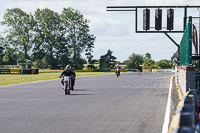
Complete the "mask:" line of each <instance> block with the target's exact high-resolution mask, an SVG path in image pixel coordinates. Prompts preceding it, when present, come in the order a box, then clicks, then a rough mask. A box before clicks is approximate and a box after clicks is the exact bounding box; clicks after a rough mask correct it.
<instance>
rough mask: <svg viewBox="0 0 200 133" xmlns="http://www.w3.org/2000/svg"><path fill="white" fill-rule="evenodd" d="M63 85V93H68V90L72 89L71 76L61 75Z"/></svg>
mask: <svg viewBox="0 0 200 133" xmlns="http://www.w3.org/2000/svg"><path fill="white" fill-rule="evenodd" d="M62 81H63V87H64V90H65V95H70V90H72V85H71V77H70V76H63V80H62Z"/></svg>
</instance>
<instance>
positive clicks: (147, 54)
mask: <svg viewBox="0 0 200 133" xmlns="http://www.w3.org/2000/svg"><path fill="white" fill-rule="evenodd" d="M146 60H151V54H149V53H146V54H145V57H144V61H146Z"/></svg>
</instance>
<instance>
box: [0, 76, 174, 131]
mask: <svg viewBox="0 0 200 133" xmlns="http://www.w3.org/2000/svg"><path fill="white" fill-rule="evenodd" d="M172 75H173V73H123V74H121V76H120V77H119V78H117V77H116V76H115V75H104V76H91V77H78V78H77V80H76V86H75V91H73V92H71V95H64V91H63V90H62V89H61V84H60V80H59V79H58V80H51V81H42V82H33V83H25V84H17V85H8V86H1V87H0V133H147V132H148V133H160V132H162V126H163V122H164V116H165V109H166V105H167V97H168V91H169V84H170V78H171V76H172Z"/></svg>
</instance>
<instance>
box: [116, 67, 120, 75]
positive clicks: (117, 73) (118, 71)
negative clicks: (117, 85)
mask: <svg viewBox="0 0 200 133" xmlns="http://www.w3.org/2000/svg"><path fill="white" fill-rule="evenodd" d="M115 73H116V75H117V77H119V75H120V70H119V68H117V69H116V70H115Z"/></svg>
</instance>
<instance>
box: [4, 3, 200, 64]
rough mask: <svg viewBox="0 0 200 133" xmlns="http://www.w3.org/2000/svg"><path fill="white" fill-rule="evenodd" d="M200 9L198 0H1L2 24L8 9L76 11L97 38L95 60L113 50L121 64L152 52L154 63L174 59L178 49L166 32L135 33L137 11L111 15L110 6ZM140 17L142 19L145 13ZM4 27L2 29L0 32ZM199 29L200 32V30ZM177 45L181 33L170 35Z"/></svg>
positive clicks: (179, 14) (178, 18)
mask: <svg viewBox="0 0 200 133" xmlns="http://www.w3.org/2000/svg"><path fill="white" fill-rule="evenodd" d="M166 5H168V6H172V5H173V6H180V5H181V6H186V5H189V6H194V5H196V6H200V1H199V0H0V21H2V20H3V15H4V13H5V11H6V9H7V8H9V9H11V8H16V7H17V8H20V9H22V10H23V11H25V12H27V13H30V12H31V13H34V11H36V9H37V8H40V9H44V8H49V9H51V10H54V11H56V12H58V13H61V12H62V10H63V8H68V7H72V8H74V9H77V10H79V11H80V12H81V14H83V15H84V17H85V18H86V19H88V20H90V23H89V26H90V33H91V34H93V35H94V36H96V41H95V43H94V46H95V48H94V50H93V51H94V52H93V55H94V58H95V59H99V58H100V56H101V55H104V54H106V52H107V51H108V50H109V49H110V50H111V51H113V55H114V56H116V57H117V60H118V61H124V60H126V59H128V57H129V56H130V55H131V54H132V53H136V54H142V55H145V53H147V52H148V53H150V54H151V57H152V59H153V60H155V61H159V60H161V59H168V60H170V59H171V56H172V55H173V53H174V52H176V51H177V46H176V45H175V44H173V43H172V41H171V40H170V39H169V38H167V36H166V35H165V34H163V33H159V34H158V33H154V34H152V33H135V12H108V11H106V7H107V6H166ZM153 12H154V9H153V11H152V10H151V27H152V26H153V23H154V22H153V21H154V14H153ZM174 12H175V19H174V21H175V22H174V23H175V24H174V28H175V29H177V30H179V29H181V28H182V26H183V22H182V20H183V10H181V9H175V11H174ZM189 15H192V16H195V17H199V10H197V9H193V10H189V11H188V16H189ZM165 17H166V15H165V11H164V10H163V27H166V26H165V24H166V18H165ZM138 18H142V10H140V11H139V16H138ZM138 23H139V24H138V28H139V29H142V25H141V24H142V19H139V20H138ZM3 30H5V26H0V31H1V32H2V31H3ZM197 30H198V29H197ZM169 35H170V36H171V37H172V38H173V39H174V40H175V41H176V42H177V43H178V44H179V43H180V41H181V38H182V33H178V34H177V33H171V34H169Z"/></svg>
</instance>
